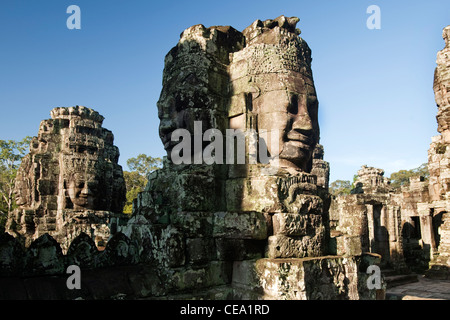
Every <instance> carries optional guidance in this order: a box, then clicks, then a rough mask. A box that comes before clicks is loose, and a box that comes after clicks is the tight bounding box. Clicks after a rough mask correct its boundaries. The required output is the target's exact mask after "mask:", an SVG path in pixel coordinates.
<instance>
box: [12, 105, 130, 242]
mask: <svg viewBox="0 0 450 320" xmlns="http://www.w3.org/2000/svg"><path fill="white" fill-rule="evenodd" d="M103 119H104V118H103V116H101V115H100V114H99V113H98V112H96V111H94V110H92V109H89V108H86V107H82V106H76V107H69V108H54V109H53V110H51V119H48V120H43V121H42V122H41V124H40V127H39V132H38V136H37V137H34V138H33V139H32V141H31V144H30V153H29V154H27V155H26V156H25V157H24V158H23V160H22V163H21V166H20V168H19V171H18V174H17V178H16V185H15V195H16V203H17V204H18V205H19V208H18V209H16V210H15V211H14V212H13V213H12V214H11V215H10V216H9V217H8V222H7V231H8V232H9V233H11V234H13V235H14V236H18V237H19V238H21V239H23V241H24V244H25V245H28V244H29V243H31V241H33V240H34V239H36V238H38V237H39V236H40V235H42V234H44V233H49V234H50V235H51V236H52V237H54V238H55V239H56V240H57V241H58V242H59V243H60V244H61V247H62V248H63V250H67V246H68V244H69V243H70V242H71V241H72V240H73V239H74V238H75V237H76V236H77V235H78V234H79V233H80V232H85V233H86V234H88V235H90V236H92V238H93V239H94V241H95V242H96V244H97V245H98V246H99V247H102V245H103V243H104V242H106V240H107V238H108V237H109V235H110V232H111V223H113V221H114V220H115V219H113V217H114V216H115V214H118V213H121V212H122V208H123V204H124V202H125V192H126V190H125V181H124V179H123V172H122V167H121V166H120V165H118V163H117V162H118V159H119V150H118V148H117V147H116V146H114V145H113V140H114V137H113V134H112V133H111V131H109V130H107V129H105V128H103V127H102V122H103Z"/></svg>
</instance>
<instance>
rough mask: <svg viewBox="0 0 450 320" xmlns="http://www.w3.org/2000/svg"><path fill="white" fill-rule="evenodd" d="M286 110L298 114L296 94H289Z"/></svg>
mask: <svg viewBox="0 0 450 320" xmlns="http://www.w3.org/2000/svg"><path fill="white" fill-rule="evenodd" d="M287 111H288V112H289V113H292V114H298V96H297V95H296V94H294V95H292V96H291V98H290V101H289V106H288V110H287Z"/></svg>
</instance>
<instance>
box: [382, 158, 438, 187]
mask: <svg viewBox="0 0 450 320" xmlns="http://www.w3.org/2000/svg"><path fill="white" fill-rule="evenodd" d="M419 176H422V177H424V179H425V180H427V179H428V177H429V176H430V173H429V172H428V164H427V163H423V164H421V165H420V166H419V167H417V168H414V169H411V170H399V171H397V172H394V173H392V174H391V176H390V180H391V186H392V187H393V188H394V190H400V189H401V187H402V186H408V185H409V179H410V178H413V177H419Z"/></svg>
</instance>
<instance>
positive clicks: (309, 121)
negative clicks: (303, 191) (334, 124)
mask: <svg viewBox="0 0 450 320" xmlns="http://www.w3.org/2000/svg"><path fill="white" fill-rule="evenodd" d="M289 75H290V76H289V78H290V79H292V81H291V82H290V83H289V85H288V88H289V90H285V89H275V90H273V91H271V90H267V91H266V92H265V93H263V94H262V95H261V96H259V97H257V98H256V99H254V101H253V104H254V106H255V107H256V108H255V109H256V110H255V111H256V113H257V115H258V131H262V130H267V131H268V132H278V146H276V145H272V144H271V143H270V141H269V143H267V146H268V151H269V153H270V154H271V156H277V155H278V156H279V159H280V164H281V166H287V167H293V168H295V169H300V170H302V171H308V170H309V168H308V164H309V162H310V161H309V160H310V159H311V156H312V152H313V150H314V147H315V146H316V144H317V142H318V137H319V124H318V102H317V97H316V92H315V89H314V87H313V86H311V85H309V84H307V81H305V80H304V79H305V76H303V75H302V74H300V73H297V72H290V74H289ZM276 147H278V148H276Z"/></svg>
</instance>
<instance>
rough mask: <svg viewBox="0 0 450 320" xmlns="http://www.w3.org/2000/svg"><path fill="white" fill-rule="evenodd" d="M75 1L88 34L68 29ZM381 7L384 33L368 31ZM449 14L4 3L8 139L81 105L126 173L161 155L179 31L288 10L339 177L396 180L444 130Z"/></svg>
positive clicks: (274, 6) (350, 6)
mask: <svg viewBox="0 0 450 320" xmlns="http://www.w3.org/2000/svg"><path fill="white" fill-rule="evenodd" d="M73 4H74V5H78V6H79V7H80V9H81V29H80V30H69V29H68V28H67V27H66V20H67V18H68V17H69V16H70V15H69V14H67V13H66V9H67V7H68V6H69V5H73ZM372 4H375V5H378V6H379V7H380V9H381V29H380V30H369V29H368V28H367V27H366V20H367V18H368V17H369V16H370V14H367V13H366V9H367V7H368V6H369V5H372ZM449 13H450V1H448V0H430V1H392V0H391V1H383V0H371V1H365V0H355V1H301V0H297V1H288V0H287V1H264V0H260V1H234V0H230V1H211V0H209V1H182V2H181V1H170V2H169V1H157V2H155V1H144V0H132V1H125V0H120V1H119V0H108V1H104V0H96V1H93V0H70V1H65V0H45V1H32V0H28V1H23V0H2V1H1V2H0V43H1V50H0V108H1V109H0V110H1V112H0V115H1V118H0V119H1V121H0V139H15V140H18V139H22V138H23V137H25V136H27V135H29V136H33V135H36V134H37V130H38V128H39V123H40V121H41V120H43V119H48V118H49V117H50V110H51V109H52V108H54V107H62V106H73V105H84V106H87V107H90V108H93V109H95V110H97V111H98V112H100V113H101V114H102V115H103V116H104V117H105V121H104V123H103V124H104V127H106V128H108V129H109V130H111V131H112V132H113V133H114V136H115V144H116V145H117V146H118V147H119V149H120V153H121V156H120V160H119V163H120V164H121V165H122V166H124V169H125V170H127V167H126V160H127V159H128V158H130V157H135V156H137V155H138V154H139V153H146V154H148V155H151V156H155V157H156V156H163V155H164V149H163V146H162V143H161V142H160V139H159V136H158V124H159V120H158V117H157V108H156V102H157V100H158V98H159V94H160V91H161V82H162V71H163V67H164V56H165V55H166V53H167V52H168V51H169V50H170V49H171V48H172V47H173V46H175V45H176V43H177V41H178V39H179V35H180V33H181V32H182V31H183V30H184V29H186V28H188V27H190V26H192V25H195V24H200V23H201V24H203V25H205V26H206V27H209V26H212V25H231V26H233V27H234V28H236V29H238V30H243V29H244V28H245V27H247V26H248V25H250V24H251V23H252V22H253V21H254V20H256V19H261V20H265V19H273V18H276V17H278V16H279V15H281V14H284V15H286V16H297V17H299V18H300V22H299V23H298V27H299V28H300V29H301V30H302V34H301V36H302V38H303V39H305V40H306V41H307V42H308V44H309V46H310V47H311V49H312V57H313V62H312V69H313V73H314V80H315V85H316V89H317V94H318V99H319V110H320V111H319V122H320V128H321V140H320V142H321V143H322V144H323V145H324V148H325V160H327V161H329V162H330V166H331V176H330V180H331V181H334V180H336V179H345V180H351V179H352V177H353V175H354V174H356V172H357V170H358V169H359V168H360V167H361V165H364V164H366V165H369V166H375V167H378V168H382V169H384V170H385V171H386V176H389V175H390V173H392V172H395V171H398V170H399V169H411V168H415V167H417V166H419V165H420V164H422V163H424V162H427V151H428V147H429V144H430V142H431V137H432V136H434V135H437V134H438V133H437V131H436V129H437V124H436V118H435V117H436V112H437V108H436V104H435V101H434V94H433V72H434V68H435V66H436V63H435V60H436V53H437V51H438V50H441V49H442V48H443V47H444V41H443V40H442V37H441V34H442V29H443V28H444V27H445V26H447V25H449V24H450V14H449Z"/></svg>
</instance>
